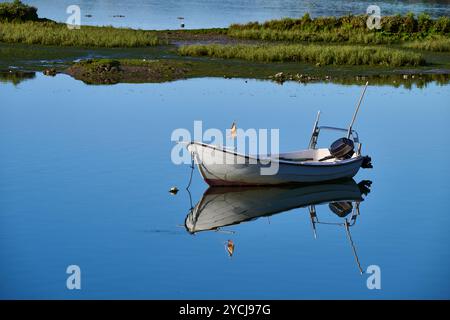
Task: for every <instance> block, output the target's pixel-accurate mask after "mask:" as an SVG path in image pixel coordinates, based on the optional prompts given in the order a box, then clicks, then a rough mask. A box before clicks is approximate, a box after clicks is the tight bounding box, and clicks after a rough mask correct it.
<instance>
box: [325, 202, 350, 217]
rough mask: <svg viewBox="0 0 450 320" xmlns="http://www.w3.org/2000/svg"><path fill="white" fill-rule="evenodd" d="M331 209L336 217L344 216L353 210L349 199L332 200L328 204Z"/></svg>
mask: <svg viewBox="0 0 450 320" xmlns="http://www.w3.org/2000/svg"><path fill="white" fill-rule="evenodd" d="M329 207H330V209H331V211H333V212H334V213H335V214H336V215H337V216H338V217H341V218H343V217H345V216H347V215H348V214H349V213H350V212H352V210H353V205H352V203H351V202H350V201H340V202H332V203H330V204H329Z"/></svg>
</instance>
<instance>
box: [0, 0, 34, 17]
mask: <svg viewBox="0 0 450 320" xmlns="http://www.w3.org/2000/svg"><path fill="white" fill-rule="evenodd" d="M38 19H39V18H38V15H37V9H36V8H35V7H30V6H27V5H25V4H23V3H22V2H21V1H19V0H15V1H14V2H4V3H0V21H29V20H32V21H37V20H38Z"/></svg>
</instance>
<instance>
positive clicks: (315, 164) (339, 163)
mask: <svg viewBox="0 0 450 320" xmlns="http://www.w3.org/2000/svg"><path fill="white" fill-rule="evenodd" d="M191 144H192V145H200V146H202V147H206V148H210V149H213V150H218V151H222V152H224V153H228V154H232V155H234V156H240V157H244V158H245V159H253V160H256V161H260V160H265V161H267V160H270V161H274V162H278V163H280V164H286V165H293V166H307V167H311V166H312V167H337V166H343V165H348V164H353V163H355V162H358V161H362V160H363V156H361V155H357V156H356V157H354V158H350V159H344V160H339V161H337V162H336V161H334V162H319V161H314V162H306V161H305V162H295V161H289V160H283V159H280V158H278V159H274V158H268V159H264V158H258V157H253V156H250V155H245V154H242V153H238V152H236V151H231V150H227V149H226V147H223V146H222V147H220V146H216V145H212V144H207V143H203V142H198V141H192V142H190V143H188V144H187V146H186V147H189V146H190V145H191ZM260 165H262V164H261V163H260Z"/></svg>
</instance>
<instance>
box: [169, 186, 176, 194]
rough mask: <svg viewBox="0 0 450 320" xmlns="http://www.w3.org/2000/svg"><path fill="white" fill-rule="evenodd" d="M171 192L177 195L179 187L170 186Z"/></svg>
mask: <svg viewBox="0 0 450 320" xmlns="http://www.w3.org/2000/svg"><path fill="white" fill-rule="evenodd" d="M169 192H170V193H171V194H173V195H176V194H177V193H178V188H177V187H172V188H170V190H169Z"/></svg>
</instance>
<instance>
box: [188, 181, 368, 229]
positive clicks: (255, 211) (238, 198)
mask: <svg viewBox="0 0 450 320" xmlns="http://www.w3.org/2000/svg"><path fill="white" fill-rule="evenodd" d="M370 185H371V182H370V181H365V180H364V181H361V182H360V183H359V184H357V183H356V182H355V181H354V180H347V181H342V182H331V183H322V184H310V185H304V186H273V187H228V188H227V187H210V188H209V189H208V190H206V191H205V193H204V194H203V197H202V198H201V200H200V201H199V202H198V203H197V204H196V205H195V207H194V208H192V209H191V211H190V212H189V214H188V215H187V217H186V220H185V227H186V230H187V231H188V232H189V233H197V232H200V231H207V230H217V229H219V228H221V227H224V226H230V225H235V224H238V223H241V222H245V221H250V220H253V219H256V218H259V217H264V216H270V215H273V214H277V213H281V212H284V211H288V210H292V209H295V208H302V207H308V206H315V205H320V204H326V203H342V202H350V203H352V202H355V203H358V204H359V203H360V202H361V201H363V195H366V194H367V193H369V192H370V189H369V187H370ZM351 208H353V206H351ZM358 208H359V205H358Z"/></svg>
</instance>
